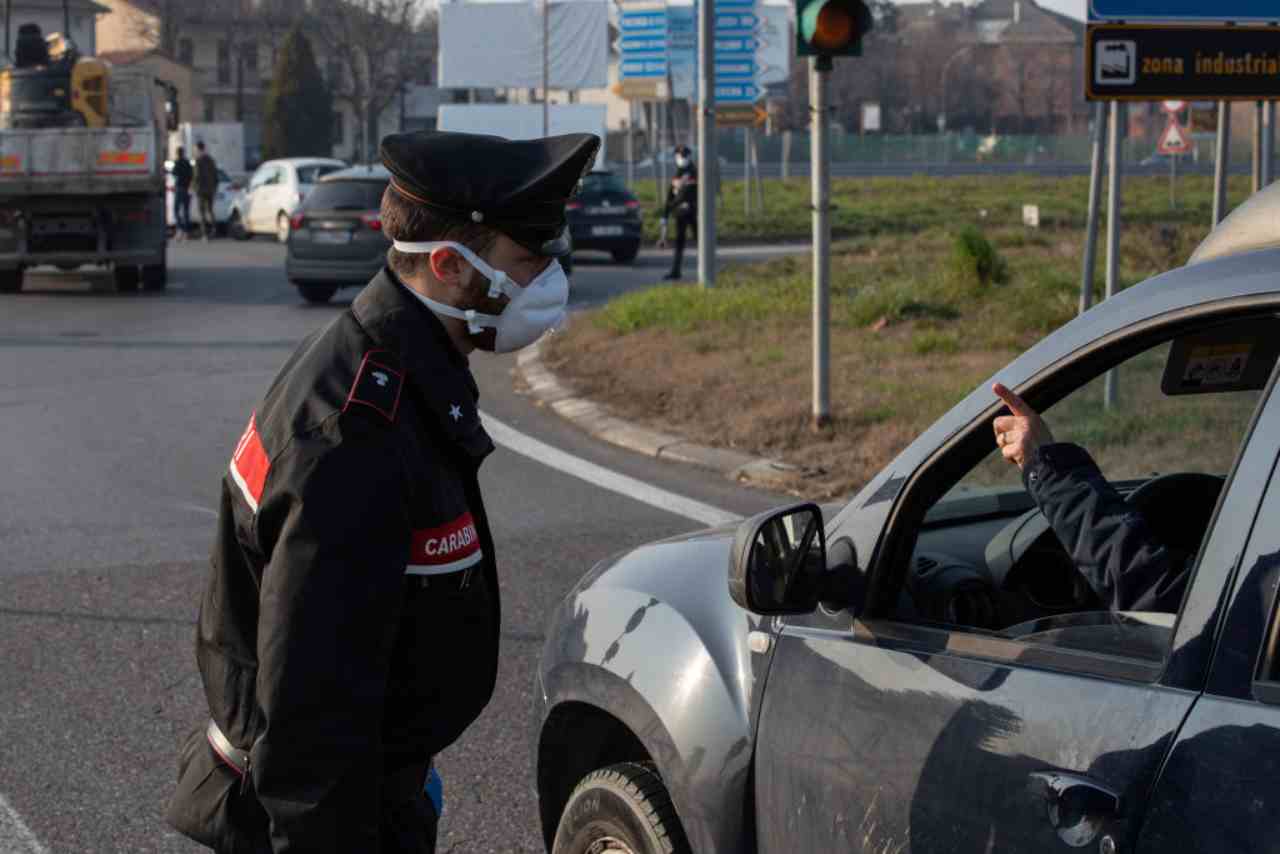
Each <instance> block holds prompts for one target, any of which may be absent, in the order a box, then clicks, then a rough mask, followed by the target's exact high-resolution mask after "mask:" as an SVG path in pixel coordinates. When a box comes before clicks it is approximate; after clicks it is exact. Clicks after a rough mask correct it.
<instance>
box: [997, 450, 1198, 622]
mask: <svg viewBox="0 0 1280 854" xmlns="http://www.w3.org/2000/svg"><path fill="white" fill-rule="evenodd" d="M1022 480H1023V484H1024V485H1025V486H1026V488H1027V492H1029V493H1030V494H1031V497H1032V498H1034V499H1035V502H1036V504H1037V505H1039V507H1040V511H1041V512H1042V513H1044V515H1045V518H1047V519H1048V520H1049V524H1050V525H1051V526H1052V527H1053V532H1054V533H1055V534H1057V536H1058V539H1059V540H1060V541H1061V542H1062V545H1063V547H1064V548H1066V550H1067V553H1068V554H1070V555H1071V559H1072V560H1073V561H1074V562H1075V565H1076V569H1077V570H1078V571H1079V572H1080V573H1081V574H1082V575H1083V576H1084V578H1085V580H1086V581H1087V582H1088V583H1089V586H1090V587H1091V588H1093V591H1094V592H1095V593H1097V594H1098V596H1099V598H1101V599H1102V601H1103V603H1105V604H1106V606H1107V607H1108V608H1110V609H1111V610H1113V611H1164V612H1170V613H1177V611H1178V609H1179V608H1180V607H1181V605H1182V594H1183V592H1184V591H1185V590H1186V586H1187V576H1188V573H1189V572H1190V567H1191V563H1192V561H1191V559H1190V557H1191V556H1189V555H1181V554H1178V553H1176V552H1174V551H1172V550H1170V549H1169V548H1168V547H1166V546H1165V545H1164V544H1162V543H1161V542H1159V541H1158V540H1157V538H1156V537H1155V536H1154V534H1153V533H1152V532H1151V530H1150V528H1149V526H1148V525H1147V522H1146V520H1145V519H1144V518H1143V516H1142V513H1141V512H1140V511H1139V510H1138V509H1137V508H1135V507H1134V506H1133V505H1132V504H1130V503H1128V502H1127V501H1125V500H1124V497H1123V496H1122V495H1120V493H1118V492H1117V491H1116V489H1115V487H1113V486H1112V485H1111V484H1110V483H1108V482H1107V480H1106V478H1104V477H1103V476H1102V472H1101V471H1099V470H1098V465H1097V463H1095V462H1094V461H1093V458H1092V457H1091V456H1089V452H1088V451H1086V450H1085V449H1084V448H1081V447H1080V446H1079V445H1073V444H1070V443H1066V442H1062V443H1056V444H1052V445H1042V446H1041V447H1040V448H1038V449H1037V450H1036V453H1035V456H1034V458H1033V459H1032V460H1030V461H1029V462H1028V464H1027V465H1026V466H1025V467H1024V469H1023V472H1022Z"/></svg>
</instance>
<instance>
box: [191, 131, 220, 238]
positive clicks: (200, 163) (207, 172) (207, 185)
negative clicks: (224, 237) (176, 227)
mask: <svg viewBox="0 0 1280 854" xmlns="http://www.w3.org/2000/svg"><path fill="white" fill-rule="evenodd" d="M217 192H218V164H217V163H216V162H214V159H213V155H211V154H209V152H208V151H206V150H205V147H204V140H200V141H199V142H197V143H196V197H197V198H198V199H199V201H200V229H201V231H203V232H204V239H205V240H206V241H207V240H208V239H209V232H211V231H213V230H214V228H215V227H216V226H217V224H218V223H217V221H216V220H215V219H214V218H213V197H214V195H215V194H216V193H217Z"/></svg>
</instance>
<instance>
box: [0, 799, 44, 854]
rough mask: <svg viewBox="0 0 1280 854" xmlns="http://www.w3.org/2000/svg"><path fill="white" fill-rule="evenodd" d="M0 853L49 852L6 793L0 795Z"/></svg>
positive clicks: (37, 853) (32, 853)
mask: <svg viewBox="0 0 1280 854" xmlns="http://www.w3.org/2000/svg"><path fill="white" fill-rule="evenodd" d="M0 854H49V849H47V848H45V847H44V846H43V845H42V844H40V840H39V839H36V835H35V834H34V833H32V832H31V828H29V827H27V825H26V823H25V822H23V820H22V817H21V816H20V815H18V812H17V810H15V809H14V808H13V807H11V806H9V801H8V800H6V799H5V796H4V795H0Z"/></svg>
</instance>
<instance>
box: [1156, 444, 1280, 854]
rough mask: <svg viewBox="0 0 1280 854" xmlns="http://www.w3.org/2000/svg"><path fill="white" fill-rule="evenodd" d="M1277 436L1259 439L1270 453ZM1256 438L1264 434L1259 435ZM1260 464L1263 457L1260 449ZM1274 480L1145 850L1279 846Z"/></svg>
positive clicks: (1209, 853)
mask: <svg viewBox="0 0 1280 854" xmlns="http://www.w3.org/2000/svg"><path fill="white" fill-rule="evenodd" d="M1277 435H1278V434H1277V433H1275V432H1272V433H1270V434H1269V435H1267V436H1266V437H1265V438H1266V439H1267V440H1268V441H1269V442H1270V444H1271V451H1270V453H1271V460H1272V461H1273V462H1274V461H1275V459H1276V455H1277V452H1278V451H1280V448H1278V447H1277V445H1278V444H1280V443H1278V442H1277ZM1255 441H1261V437H1260V438H1258V439H1256V440H1255ZM1260 456H1263V462H1264V463H1265V455H1260ZM1277 519H1280V478H1277V477H1276V471H1275V470H1274V469H1272V471H1271V482H1270V485H1269V486H1268V489H1267V494H1266V498H1265V499H1264V500H1263V503H1262V507H1261V509H1260V510H1259V512H1258V517H1257V522H1256V524H1255V525H1254V528H1253V534H1252V536H1251V537H1250V539H1249V545H1248V547H1247V548H1245V549H1244V552H1243V555H1242V558H1241V560H1240V568H1239V570H1238V572H1237V575H1236V579H1235V582H1234V585H1233V588H1232V592H1231V596H1230V599H1229V601H1228V605H1227V607H1226V618H1225V623H1224V626H1223V630H1222V634H1221V640H1220V641H1219V643H1218V646H1217V649H1216V650H1215V652H1214V660H1213V666H1212V670H1211V671H1210V674H1209V683H1208V685H1207V686H1206V689H1205V693H1204V695H1203V696H1202V697H1201V698H1200V699H1199V700H1197V701H1196V704H1195V707H1194V708H1193V709H1192V711H1191V714H1190V716H1189V717H1188V718H1187V722H1186V723H1185V724H1184V725H1183V727H1182V729H1181V731H1180V732H1179V733H1178V738H1177V741H1176V742H1175V744H1174V746H1173V750H1172V751H1171V752H1170V755H1169V759H1168V761H1167V762H1166V763H1165V765H1164V769H1163V770H1162V772H1161V774H1160V779H1159V782H1158V783H1157V784H1156V787H1155V791H1154V793H1153V795H1152V798H1151V805H1150V807H1149V809H1148V810H1147V817H1146V820H1145V822H1144V825H1143V829H1142V836H1141V839H1140V840H1139V845H1138V846H1137V847H1138V850H1139V851H1142V852H1152V854H1154V852H1168V851H1196V852H1201V854H1217V853H1218V852H1222V854H1226V852H1237V851H1275V850H1277V847H1278V843H1277V829H1278V827H1280V825H1278V823H1277V816H1280V608H1278V607H1277V605H1278V603H1280V600H1277V597H1276V590H1277V587H1278V584H1280V525H1277V524H1276V520H1277Z"/></svg>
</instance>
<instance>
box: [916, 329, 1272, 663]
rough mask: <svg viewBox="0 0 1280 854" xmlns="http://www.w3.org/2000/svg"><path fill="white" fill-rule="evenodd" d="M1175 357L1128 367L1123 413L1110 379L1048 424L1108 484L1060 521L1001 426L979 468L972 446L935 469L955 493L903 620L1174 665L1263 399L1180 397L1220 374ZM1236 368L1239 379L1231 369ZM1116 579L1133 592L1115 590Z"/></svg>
mask: <svg viewBox="0 0 1280 854" xmlns="http://www.w3.org/2000/svg"><path fill="white" fill-rule="evenodd" d="M1173 346H1174V345H1173V344H1172V343H1171V342H1169V341H1167V340H1166V341H1165V342H1163V343H1161V344H1158V345H1155V346H1152V347H1150V348H1148V349H1147V350H1145V351H1144V352H1141V353H1139V354H1137V355H1135V356H1132V357H1131V358H1129V359H1127V360H1126V361H1124V362H1123V363H1121V364H1119V365H1118V366H1117V367H1116V368H1114V369H1113V370H1112V377H1113V379H1112V380H1111V381H1110V382H1113V383H1114V389H1115V393H1114V397H1113V398H1112V399H1111V403H1110V404H1109V405H1108V402H1107V396H1106V388H1107V384H1108V382H1109V380H1108V379H1107V374H1106V373H1100V374H1097V375H1094V376H1089V377H1083V378H1081V379H1084V380H1087V381H1085V382H1083V384H1080V385H1078V386H1077V388H1076V389H1075V390H1074V391H1073V392H1071V393H1069V394H1067V395H1066V396H1065V397H1063V398H1062V399H1060V400H1059V401H1058V402H1057V403H1056V404H1054V405H1053V406H1051V407H1048V408H1047V409H1046V410H1045V411H1044V412H1043V413H1041V415H1042V417H1043V419H1044V421H1045V423H1046V425H1047V426H1048V428H1049V430H1050V431H1051V433H1052V439H1053V440H1054V442H1055V443H1057V444H1056V445H1055V446H1054V449H1052V450H1053V453H1054V455H1055V456H1054V458H1055V459H1059V460H1066V461H1069V464H1070V465H1077V464H1079V462H1080V461H1081V460H1082V459H1083V456H1081V455H1079V454H1078V452H1079V450H1080V449H1083V451H1085V452H1087V454H1088V455H1089V456H1090V457H1092V459H1093V460H1094V461H1095V462H1096V464H1097V467H1098V469H1099V470H1100V472H1101V477H1102V482H1104V483H1106V484H1109V486H1105V487H1098V488H1097V490H1094V489H1092V488H1090V487H1086V486H1083V485H1081V484H1082V483H1083V478H1078V479H1072V480H1070V481H1065V480H1064V481H1058V482H1060V483H1064V484H1066V486H1065V487H1064V488H1063V489H1060V490H1059V491H1057V492H1055V493H1052V497H1051V498H1043V499H1042V500H1044V501H1046V502H1048V504H1047V506H1046V509H1047V511H1048V516H1051V517H1053V518H1054V519H1055V522H1054V523H1050V521H1049V519H1048V517H1047V516H1046V513H1045V512H1041V510H1040V508H1038V507H1037V505H1036V502H1035V500H1033V499H1032V498H1031V497H1030V495H1029V493H1028V492H1027V490H1026V489H1025V488H1024V486H1023V477H1022V474H1021V473H1020V472H1019V470H1018V468H1017V467H1016V466H1015V465H1013V464H1011V463H1010V462H1008V461H1006V460H1005V459H1004V457H1003V454H1002V452H1001V451H1000V449H999V448H997V447H996V445H995V442H994V431H992V432H990V433H987V434H986V435H985V436H980V435H979V434H980V433H982V432H983V431H984V430H988V431H989V430H991V427H990V422H989V421H986V422H984V424H982V425H978V427H979V430H978V431H977V432H975V433H974V436H975V441H977V439H979V438H981V439H982V441H984V442H985V443H988V445H989V447H990V450H989V451H987V452H985V456H984V457H982V458H981V459H980V460H979V461H978V462H977V463H976V464H973V463H967V464H961V463H959V462H957V460H959V459H967V460H972V459H973V458H974V454H973V452H972V446H970V447H967V448H965V449H961V448H956V449H954V450H953V451H952V452H951V453H950V454H949V455H948V456H949V457H951V458H952V459H948V458H943V459H942V460H939V461H938V462H936V463H935V464H933V466H932V467H931V470H930V471H931V473H933V474H935V476H937V477H938V478H939V479H940V480H941V481H942V483H943V484H945V483H954V485H953V486H951V488H949V489H948V490H946V491H945V492H944V493H943V494H942V497H941V498H940V499H939V500H937V501H936V502H934V503H933V504H932V505H931V506H928V507H927V508H924V510H923V519H922V521H920V522H918V523H917V525H916V527H915V529H914V532H913V534H912V536H913V538H914V542H913V547H912V548H911V550H910V553H909V558H907V559H901V558H900V559H899V560H898V564H899V565H898V566H897V567H896V577H897V578H898V579H899V582H900V585H901V586H900V589H899V592H898V595H897V597H896V603H895V604H894V605H893V608H892V617H893V618H894V619H896V620H899V621H903V622H915V623H923V624H927V625H930V626H934V627H942V628H946V629H948V630H953V631H972V632H978V633H982V634H984V635H995V636H997V637H1000V638H1006V639H1009V640H1014V641H1018V642H1021V643H1025V644H1033V645H1036V646H1037V647H1043V648H1055V649H1059V650H1072V651H1076V652H1085V653H1092V654H1097V655H1104V656H1119V657H1124V658H1131V659H1137V660H1141V661H1143V662H1148V663H1152V664H1159V662H1161V661H1163V659H1164V656H1165V655H1166V654H1167V651H1168V647H1169V642H1170V640H1171V637H1172V630H1173V626H1174V622H1175V620H1176V611H1177V609H1178V608H1179V607H1180V603H1181V601H1182V596H1181V593H1182V591H1184V590H1185V589H1186V587H1187V585H1188V584H1189V583H1190V578H1191V576H1192V573H1193V571H1194V567H1195V560H1196V555H1197V554H1198V553H1199V551H1200V548H1201V546H1202V544H1203V542H1204V538H1205V536H1206V535H1207V532H1208V530H1209V528H1210V525H1211V522H1212V518H1213V514H1214V511H1215V508H1216V506H1217V500H1218V497H1219V495H1220V494H1221V492H1222V490H1223V489H1224V488H1225V483H1226V478H1227V476H1228V475H1229V474H1230V472H1231V470H1232V466H1233V464H1234V462H1235V460H1236V458H1237V455H1238V454H1239V452H1240V450H1241V448H1242V447H1243V446H1244V444H1245V439H1246V438H1247V436H1248V430H1249V426H1250V424H1251V423H1252V419H1253V417H1254V414H1255V412H1256V411H1257V409H1258V406H1259V404H1260V402H1261V400H1262V398H1263V395H1264V393H1263V391H1261V390H1260V389H1253V390H1232V391H1223V392H1217V393H1212V392H1208V393H1189V392H1187V391H1186V390H1185V389H1184V390H1183V391H1181V392H1180V393H1176V394H1166V393H1165V391H1164V389H1165V388H1166V387H1168V386H1169V382H1170V380H1169V379H1168V376H1166V374H1168V375H1169V376H1175V377H1176V378H1180V379H1182V380H1185V381H1186V384H1187V385H1188V386H1189V385H1192V384H1194V383H1196V382H1199V379H1198V378H1199V377H1200V376H1202V375H1203V372H1204V369H1205V366H1206V365H1210V366H1211V363H1214V360H1215V359H1216V360H1219V361H1221V359H1220V355H1221V354H1220V353H1219V354H1218V355H1215V354H1214V353H1213V352H1212V351H1210V350H1204V348H1202V350H1203V351H1204V352H1205V353H1206V354H1207V355H1206V356H1205V358H1204V360H1202V361H1204V364H1199V365H1198V366H1197V365H1188V364H1187V363H1185V362H1184V363H1179V362H1177V360H1174V361H1172V362H1171V361H1170V353H1171V350H1172V349H1173ZM1259 346H1265V345H1259ZM1180 352H1186V348H1185V347H1184V348H1183V349H1182V350H1181V351H1180ZM1192 352H1200V351H1192ZM1269 352H1270V355H1269V356H1267V357H1266V358H1265V359H1263V361H1261V362H1259V363H1258V364H1259V366H1260V368H1261V370H1263V371H1264V373H1265V374H1268V375H1269V373H1270V371H1271V370H1272V368H1273V366H1274V363H1275V356H1274V350H1271V351H1269ZM1230 355H1231V354H1230V353H1228V354H1227V356H1228V357H1229V356H1230ZM1224 364H1226V367H1224V368H1223V370H1224V371H1225V370H1229V369H1230V364H1229V359H1228V363H1224ZM1223 375H1224V376H1225V374H1223ZM1228 385H1229V384H1228ZM1204 388H1208V387H1207V386H1205V387H1204ZM993 400H994V396H993ZM1072 446H1074V449H1073V447H1072ZM984 447H986V446H985V445H984ZM1066 454H1069V455H1067V456H1063V455H1066ZM1064 465H1066V464H1064ZM1080 470H1081V471H1085V470H1087V469H1080ZM1164 475H1168V476H1169V477H1161V476H1164ZM1090 482H1094V481H1090ZM1113 490H1114V491H1113ZM933 494H937V492H934V493H933ZM1046 495H1048V493H1046ZM917 512H918V511H917ZM913 518H917V519H919V518H920V517H919V516H915V517H913ZM1055 526H1056V527H1055ZM1063 537H1067V538H1069V539H1068V540H1067V541H1065V542H1064V540H1063ZM898 553H899V554H906V551H905V550H901V551H899V552H898ZM904 564H905V565H904ZM1117 575H1122V576H1123V577H1124V578H1125V579H1126V581H1125V583H1124V585H1115V584H1113V583H1112V582H1113V581H1114V578H1115V577H1117ZM1160 585H1164V586H1163V587H1161V586H1160Z"/></svg>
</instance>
